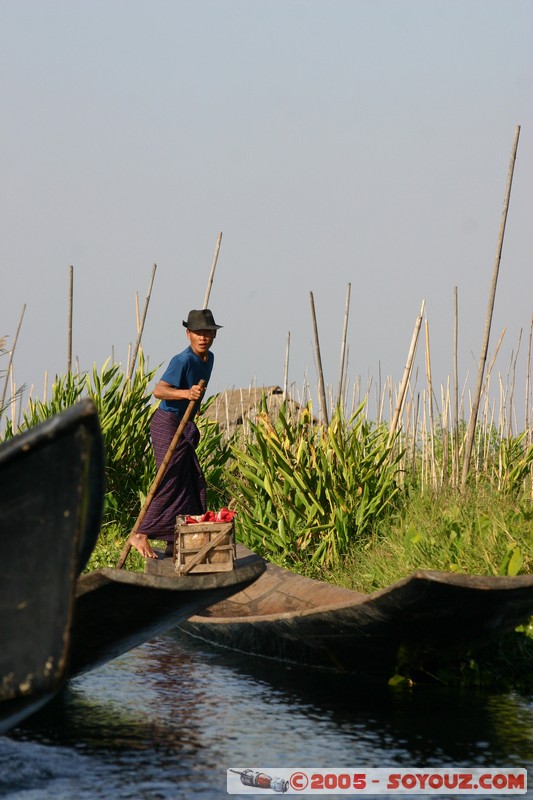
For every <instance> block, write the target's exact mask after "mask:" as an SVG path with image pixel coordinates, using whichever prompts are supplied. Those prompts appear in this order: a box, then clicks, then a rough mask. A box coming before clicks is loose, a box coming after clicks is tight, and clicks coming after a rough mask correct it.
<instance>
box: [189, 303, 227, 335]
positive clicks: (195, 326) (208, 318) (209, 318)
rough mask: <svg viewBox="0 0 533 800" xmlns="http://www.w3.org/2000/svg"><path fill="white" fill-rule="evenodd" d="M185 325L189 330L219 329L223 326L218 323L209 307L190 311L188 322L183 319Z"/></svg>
mask: <svg viewBox="0 0 533 800" xmlns="http://www.w3.org/2000/svg"><path fill="white" fill-rule="evenodd" d="M183 326H184V327H185V328H187V330H189V331H217V330H218V329H219V328H221V327H222V325H217V324H216V322H215V320H214V317H213V312H212V311H210V310H209V309H208V308H203V309H201V310H196V309H193V311H189V316H188V317H187V322H185V320H183Z"/></svg>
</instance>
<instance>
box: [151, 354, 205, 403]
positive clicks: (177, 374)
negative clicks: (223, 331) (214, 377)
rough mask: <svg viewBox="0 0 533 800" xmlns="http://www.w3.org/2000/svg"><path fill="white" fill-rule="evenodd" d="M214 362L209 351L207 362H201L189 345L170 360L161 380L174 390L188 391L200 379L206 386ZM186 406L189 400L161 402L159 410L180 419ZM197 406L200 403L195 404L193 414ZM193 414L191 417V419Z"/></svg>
mask: <svg viewBox="0 0 533 800" xmlns="http://www.w3.org/2000/svg"><path fill="white" fill-rule="evenodd" d="M214 362H215V357H214V355H213V353H212V352H211V351H210V350H209V351H208V353H207V361H202V359H201V358H200V356H197V355H196V353H195V352H194V350H193V349H192V347H191V346H190V345H189V347H187V348H186V349H185V350H183V351H182V352H181V353H178V355H177V356H174V357H173V358H172V359H171V360H170V364H169V365H168V367H167V368H166V370H165V372H164V373H163V376H162V378H161V380H162V381H166V382H167V383H170V384H171V386H174V387H175V388H176V389H190V388H191V386H195V385H196V384H197V383H198V382H199V381H200V380H201V379H202V378H203V380H204V381H205V382H206V384H207V383H209V378H210V377H211V373H212V371H213V364H214ZM188 405H189V400H161V403H160V405H159V408H161V409H162V410H163V411H172V412H173V413H174V414H177V415H178V417H182V416H183V415H184V413H185V411H186V409H187V406H188ZM199 406H200V401H198V403H197V404H196V407H195V409H194V414H196V412H197V411H198V408H199ZM194 414H192V415H191V418H192V417H193V416H194Z"/></svg>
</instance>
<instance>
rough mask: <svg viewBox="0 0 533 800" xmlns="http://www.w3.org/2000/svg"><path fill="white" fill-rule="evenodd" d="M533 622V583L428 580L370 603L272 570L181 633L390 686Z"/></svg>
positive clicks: (405, 583)
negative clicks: (389, 681) (404, 674)
mask: <svg viewBox="0 0 533 800" xmlns="http://www.w3.org/2000/svg"><path fill="white" fill-rule="evenodd" d="M244 552H245V551H244V549H243V548H239V554H240V555H241V556H243V553H244ZM244 557H245V558H248V559H250V558H253V555H251V554H250V553H249V552H248V555H246V556H244ZM237 563H238V562H237ZM531 614H533V576H519V577H515V578H504V577H501V578H498V577H495V578H491V577H482V576H471V575H456V574H448V573H442V572H432V571H418V572H416V573H414V574H412V575H410V576H409V577H407V578H405V579H403V580H401V581H399V582H398V583H396V584H394V585H392V586H390V587H388V588H387V589H384V590H382V591H379V592H376V593H374V594H371V595H364V594H360V593H358V592H353V591H350V590H347V589H342V588H339V587H335V586H332V585H330V584H326V583H324V582H321V581H315V580H311V579H309V578H305V577H303V576H300V575H295V574H293V573H291V572H289V571H288V570H285V569H282V568H280V567H276V566H274V565H272V564H268V565H267V567H266V571H265V573H264V574H263V576H261V577H260V578H259V579H258V580H257V581H256V583H254V584H253V585H252V586H250V587H249V588H248V589H245V590H244V591H243V592H240V593H239V594H236V595H234V596H233V597H232V598H231V599H230V600H228V601H225V602H223V603H220V604H218V605H214V606H212V607H210V608H209V609H207V610H205V611H204V612H202V613H201V614H197V615H195V616H193V617H191V618H190V619H188V620H187V621H186V622H184V623H181V624H180V626H179V627H180V629H181V630H182V631H185V632H186V633H188V634H190V635H192V636H196V637H198V638H201V639H203V640H204V641H207V642H210V643H212V644H215V645H218V646H222V647H226V648H229V649H232V650H238V651H240V652H244V653H247V654H249V655H254V656H260V657H264V658H272V659H276V660H279V661H284V662H287V663H293V664H299V665H302V666H308V667H317V668H322V669H332V670H336V671H342V672H356V673H365V674H367V675H372V676H382V677H390V676H391V675H392V674H394V672H395V671H396V670H397V669H398V668H399V667H401V666H402V665H410V666H411V667H416V668H426V669H427V668H429V667H431V665H435V664H439V665H443V664H448V663H451V662H457V661H458V660H459V659H461V658H463V657H465V656H466V655H467V654H469V653H473V652H475V651H476V649H479V648H480V647H483V646H485V645H486V644H487V643H488V642H491V641H495V640H496V639H498V638H499V637H501V636H502V635H504V634H505V633H507V632H509V631H511V630H513V629H514V628H515V627H516V626H517V625H519V624H521V623H523V622H524V621H526V620H528V619H529V617H530V616H531Z"/></svg>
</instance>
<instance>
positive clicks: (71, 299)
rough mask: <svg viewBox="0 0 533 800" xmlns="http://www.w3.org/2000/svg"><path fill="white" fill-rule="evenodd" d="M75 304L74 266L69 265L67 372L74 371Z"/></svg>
mask: <svg viewBox="0 0 533 800" xmlns="http://www.w3.org/2000/svg"><path fill="white" fill-rule="evenodd" d="M73 304H74V267H73V266H72V264H71V265H70V267H69V286H68V334H67V374H68V375H70V373H71V372H72V309H73Z"/></svg>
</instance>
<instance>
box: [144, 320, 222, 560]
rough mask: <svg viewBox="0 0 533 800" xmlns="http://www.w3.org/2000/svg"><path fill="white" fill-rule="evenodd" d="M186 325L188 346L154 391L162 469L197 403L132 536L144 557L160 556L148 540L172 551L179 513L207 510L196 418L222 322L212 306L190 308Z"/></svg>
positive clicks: (154, 434) (155, 442) (153, 431)
mask: <svg viewBox="0 0 533 800" xmlns="http://www.w3.org/2000/svg"><path fill="white" fill-rule="evenodd" d="M183 325H184V327H185V328H186V329H187V338H188V339H189V346H188V347H187V348H186V349H185V350H183V351H182V352H181V353H178V355H176V356H174V357H173V358H172V359H171V361H170V363H169V365H168V367H167V369H166V370H165V372H164V373H163V376H162V378H161V380H160V381H159V382H158V383H157V385H156V387H155V389H154V397H156V398H157V399H158V400H160V401H161V403H160V405H159V408H158V409H157V410H156V411H155V413H154V416H153V417H152V422H151V424H150V436H151V439H152V447H153V449H154V456H155V461H156V466H157V468H158V469H159V467H160V465H161V464H162V462H163V460H164V458H165V456H166V455H167V452H168V449H169V447H170V444H171V442H172V439H173V437H174V434H175V433H176V430H177V428H178V426H179V424H180V422H181V420H182V418H183V415H184V414H185V411H186V410H187V407H188V405H189V403H190V402H191V400H194V401H196V406H195V407H194V411H193V413H192V414H191V416H190V418H189V420H188V421H187V423H186V425H185V427H184V429H183V433H182V435H181V439H180V440H179V442H178V444H177V446H176V449H175V450H174V452H173V454H172V457H171V459H170V462H169V464H168V466H167V469H166V471H165V474H164V475H163V477H162V479H161V482H160V483H159V485H158V487H157V490H156V492H155V494H154V497H153V499H152V502H151V503H150V505H149V507H148V509H147V511H146V514H145V515H144V517H143V520H142V523H141V525H140V528H139V530H138V531H137V532H136V533H133V534H132V535H131V536H130V540H129V541H130V544H131V545H132V547H135V549H136V550H138V551H139V553H140V554H141V555H142V556H144V558H157V556H156V554H155V553H154V551H153V550H152V547H151V546H150V543H149V541H148V539H160V540H162V541H166V542H168V543H169V544H168V545H167V551H168V554H170V553H171V552H172V546H173V542H174V529H175V525H176V517H177V516H178V515H187V514H195V515H196V514H204V513H205V511H206V481H205V477H204V474H203V472H202V468H201V466H200V462H199V461H198V456H197V455H196V447H197V446H198V442H199V440H200V433H199V431H198V428H197V426H196V424H195V423H194V421H193V420H194V416H195V414H196V413H197V411H198V409H199V407H200V400H201V399H202V397H203V395H204V392H205V386H200V385H199V383H200V381H201V380H203V381H205V384H206V385H207V383H208V382H209V378H210V377H211V373H212V371H213V364H214V360H215V359H214V356H213V353H212V352H211V346H212V344H213V341H214V339H215V336H216V334H217V330H218V329H219V328H221V327H222V326H221V325H217V324H216V323H215V320H214V318H213V314H212V312H211V311H210V310H209V309H208V308H205V309H202V310H193V311H190V312H189V316H188V317H187V321H186V322H185V321H184V322H183Z"/></svg>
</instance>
